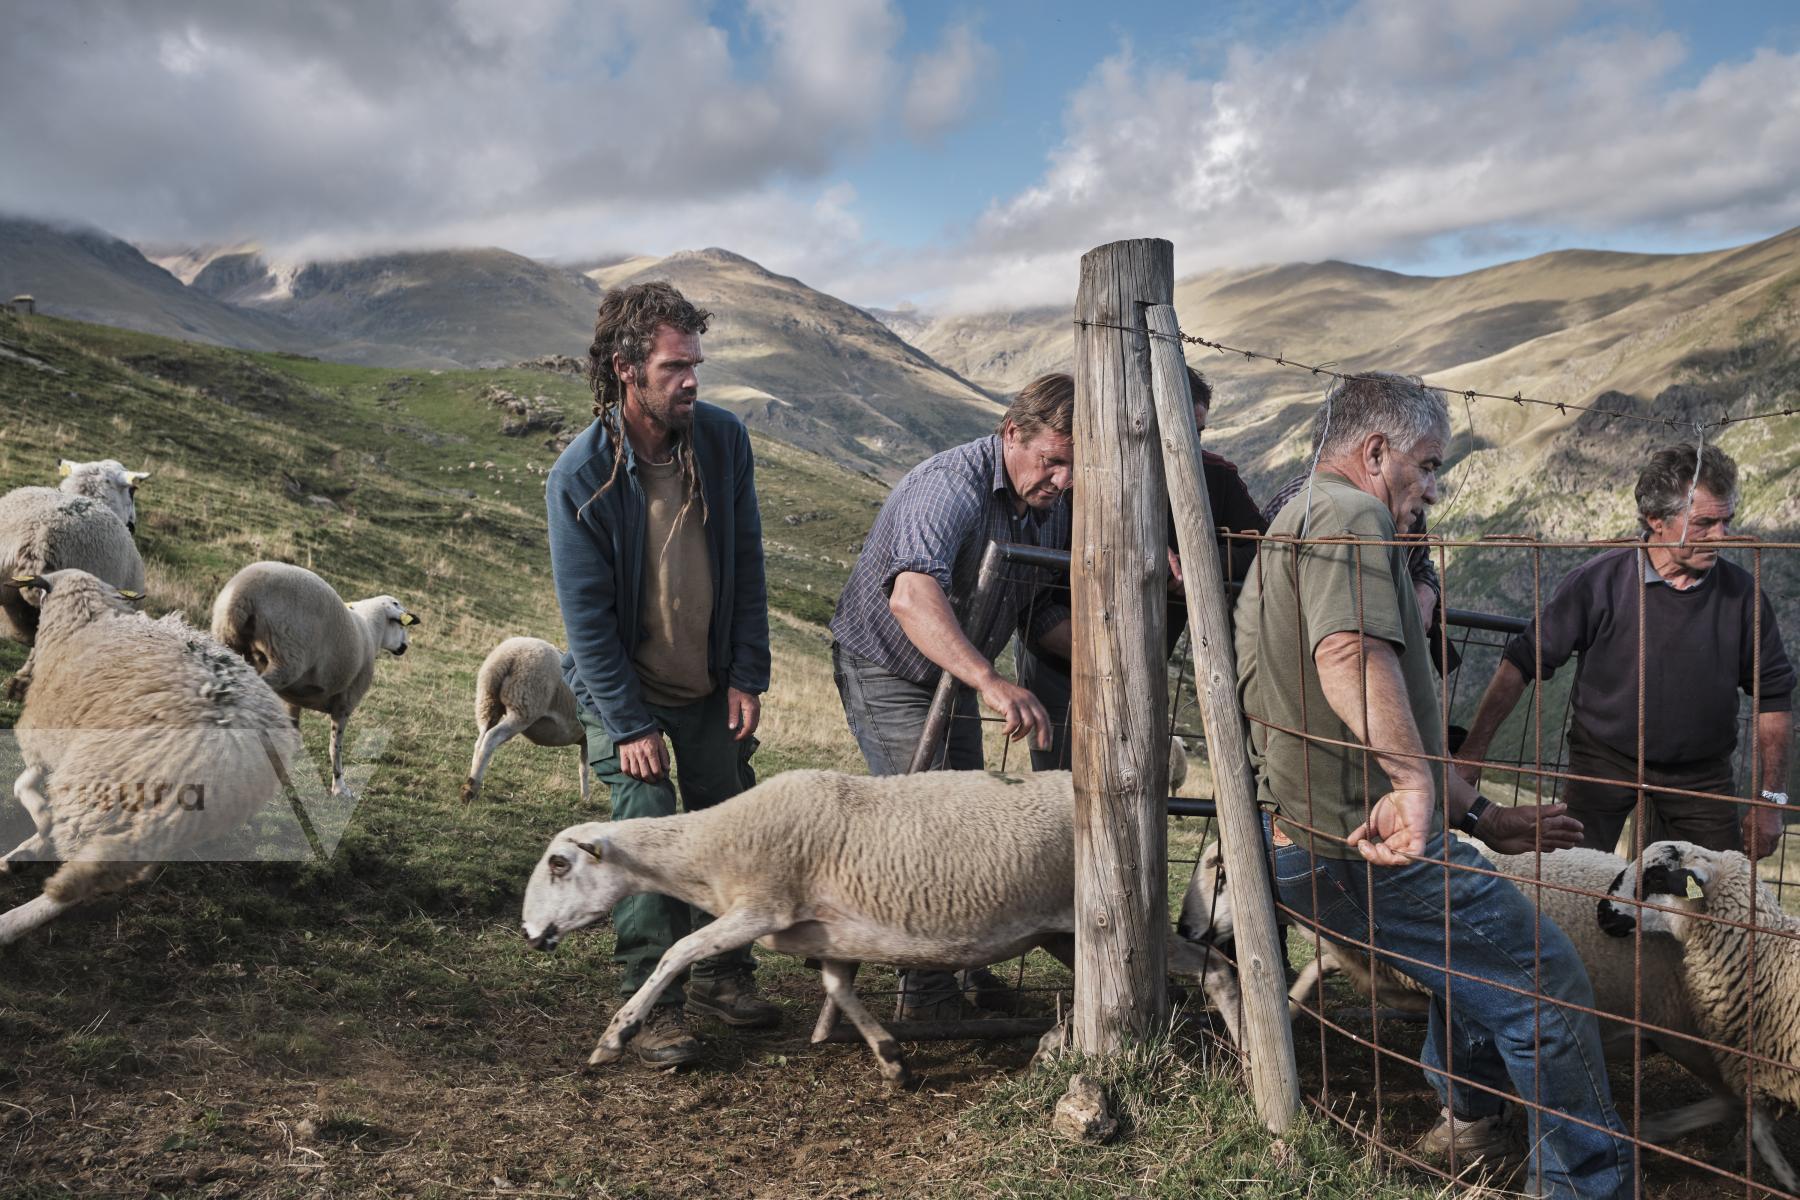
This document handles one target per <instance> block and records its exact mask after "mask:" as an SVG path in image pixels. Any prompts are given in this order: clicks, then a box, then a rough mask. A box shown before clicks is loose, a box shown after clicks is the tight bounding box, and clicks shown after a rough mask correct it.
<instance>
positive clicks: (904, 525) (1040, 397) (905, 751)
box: [831, 374, 1075, 1019]
mask: <svg viewBox="0 0 1800 1200" xmlns="http://www.w3.org/2000/svg"><path fill="white" fill-rule="evenodd" d="M1074 417H1075V382H1074V380H1073V379H1071V378H1070V377H1069V376H1067V375H1060V374H1055V375H1044V376H1041V377H1039V378H1037V379H1035V380H1033V381H1032V382H1031V383H1030V384H1028V385H1026V387H1025V389H1024V390H1023V391H1021V392H1020V393H1019V394H1018V395H1017V396H1016V397H1015V398H1014V399H1013V402H1012V405H1011V407H1009V408H1008V409H1007V411H1006V417H1005V419H1004V420H1002V421H1001V423H1000V428H999V430H998V431H997V432H995V433H992V434H989V435H988V436H987V437H984V438H978V439H976V440H975V441H973V442H969V443H967V444H965V445H961V446H957V447H954V448H953V449H950V450H946V451H944V452H943V453H941V454H937V455H934V456H932V457H931V458H928V459H926V460H925V461H924V462H922V463H920V464H919V465H918V466H916V467H914V468H913V469H912V470H911V471H909V472H907V474H906V477H905V478H904V479H902V480H901V481H900V483H899V484H898V486H896V487H895V488H894V490H893V492H892V493H890V494H889V496H888V498H887V501H886V503H884V504H883V505H882V506H881V512H880V514H879V515H878V516H877V517H876V518H875V527H874V528H873V529H872V530H870V531H869V537H868V540H867V541H865V542H864V543H863V549H862V554H861V556H860V557H859V558H858V559H857V562H856V567H855V569H854V570H852V571H851V573H850V579H849V581H848V582H847V583H846V584H845V585H844V592H843V595H841V596H840V597H838V605H837V614H836V616H834V617H833V618H832V621H831V634H832V646H831V659H832V667H833V670H834V673H835V674H836V676H837V687H838V695H839V696H840V697H841V698H842V700H843V703H844V715H845V716H846V717H848V718H849V721H850V731H851V733H853V734H855V735H856V741H857V745H858V746H860V747H861V749H862V753H863V758H864V759H866V760H867V762H868V764H869V772H870V774H872V775H898V774H902V773H904V772H905V771H906V770H907V768H908V767H909V766H910V764H911V762H912V757H913V751H914V750H915V748H916V747H917V746H918V743H919V738H920V736H921V735H922V734H923V732H924V729H925V720H926V716H927V714H928V712H929V710H930V708H931V697H932V693H933V691H934V690H935V689H936V687H937V682H938V678H939V677H940V676H941V675H942V673H943V672H945V671H949V672H950V673H951V675H953V676H955V677H956V678H957V679H958V680H959V681H961V682H962V683H963V684H965V685H967V687H968V688H969V689H972V694H971V693H970V692H965V693H963V695H962V696H961V698H960V699H959V701H958V704H957V708H956V712H955V714H954V719H953V720H952V721H951V723H950V734H949V737H948V739H947V742H946V744H945V745H943V746H940V747H938V748H937V754H936V757H935V758H934V759H933V761H932V764H931V765H932V767H933V769H949V770H979V769H981V767H982V766H983V765H984V763H983V757H982V747H981V725H980V723H979V722H978V720H977V719H976V717H977V712H976V703H975V701H976V697H979V698H980V702H981V704H983V705H985V706H986V707H987V708H989V709H991V710H992V711H993V712H994V713H996V714H997V715H998V716H999V717H1000V718H1001V719H1002V720H1004V722H1005V730H1006V736H1007V737H1008V738H1012V739H1019V738H1026V737H1029V738H1030V739H1031V741H1032V742H1033V743H1034V744H1036V745H1037V746H1039V747H1040V748H1048V747H1049V745H1050V735H1051V727H1050V716H1049V714H1048V713H1047V712H1046V711H1045V710H1044V706H1043V704H1041V703H1040V702H1039V701H1038V698H1037V697H1036V696H1034V695H1032V693H1031V692H1030V691H1029V690H1027V689H1025V688H1022V687H1020V686H1018V685H1017V684H1015V683H1013V682H1011V681H1009V680H1007V679H1005V678H1003V677H1002V676H1001V675H1000V673H999V672H998V671H996V670H995V669H994V662H993V659H994V656H995V655H996V654H998V653H999V651H1000V650H1001V648H1002V647H1004V646H1005V644H1006V641H1007V639H1008V638H1009V637H1011V636H1012V634H1013V633H1014V632H1015V630H1017V631H1018V632H1021V633H1023V634H1026V635H1027V636H1029V637H1031V638H1032V639H1034V640H1035V641H1036V642H1037V644H1039V645H1042V646H1044V647H1046V648H1047V649H1050V650H1052V651H1054V652H1057V653H1060V654H1062V655H1064V656H1067V654H1068V653H1069V608H1068V601H1067V599H1066V596H1065V597H1063V598H1057V597H1056V596H1055V595H1054V594H1053V592H1052V590H1051V588H1052V584H1053V583H1055V582H1056V580H1055V574H1054V573H1053V572H1050V571H1046V570H1042V569H1039V568H1025V567H1015V568H1012V569H1011V570H1009V571H1008V572H1007V576H1006V579H1005V582H1004V584H1003V585H1002V595H1001V596H1000V599H999V603H998V605H996V607H995V611H994V616H993V620H992V621H991V622H990V624H989V625H988V627H987V628H986V629H981V630H970V631H969V632H967V633H965V632H964V625H965V623H966V621H967V620H968V619H969V616H970V609H971V607H972V605H973V602H974V598H975V583H976V576H977V574H978V572H979V569H980V565H981V557H982V554H983V553H984V552H985V551H986V549H987V544H988V543H989V542H990V541H997V542H1023V543H1026V544H1029V545H1035V546H1047V547H1051V548H1053V549H1058V550H1066V549H1068V547H1069V530H1070V520H1071V517H1070V508H1069V502H1068V491H1069V485H1070V483H1071V482H1072V481H1073V478H1074V468H1075V449H1074V443H1073V441H1072V440H1071V431H1072V429H1073V425H1074ZM973 974H974V975H975V977H976V978H975V983H974V986H975V988H976V995H977V999H978V1000H981V1001H984V1002H989V1003H993V1004H996V1005H998V1004H999V1003H1001V1002H1002V1000H1001V995H1002V993H1003V991H1004V989H1002V988H1000V987H999V985H998V981H996V980H994V979H993V977H992V976H991V975H988V973H987V972H985V971H980V972H975V973H973ZM900 992H901V998H900V1007H899V1013H898V1015H899V1017H900V1018H901V1019H945V1018H951V1017H956V1016H958V1015H960V1014H961V1013H962V1008H963V1001H962V996H961V988H960V986H959V984H958V981H957V979H956V977H955V976H954V975H953V974H952V973H951V972H949V971H908V972H903V973H902V975H901V982H900Z"/></svg>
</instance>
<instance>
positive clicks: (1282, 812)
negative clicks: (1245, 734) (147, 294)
mask: <svg viewBox="0 0 1800 1200" xmlns="http://www.w3.org/2000/svg"><path fill="white" fill-rule="evenodd" d="M1304 500H1305V493H1304V492H1302V493H1301V494H1300V495H1299V496H1296V497H1295V498H1294V499H1293V501H1291V502H1290V503H1289V504H1288V505H1287V507H1285V508H1283V509H1282V510H1281V515H1280V516H1278V517H1277V518H1276V519H1275V523H1274V525H1273V526H1271V527H1270V529H1269V536H1270V537H1279V536H1281V535H1282V534H1295V535H1297V534H1298V533H1299V532H1300V526H1301V522H1302V520H1303V519H1304V520H1305V522H1306V536H1307V538H1308V539H1309V540H1310V539H1312V538H1329V537H1342V536H1346V535H1348V536H1349V537H1352V538H1373V539H1377V540H1390V541H1391V540H1392V539H1393V538H1394V518H1393V517H1392V515H1391V514H1389V512H1388V510H1387V507H1386V506H1385V505H1383V504H1382V503H1381V501H1379V500H1377V499H1375V497H1373V496H1371V495H1369V494H1368V493H1367V492H1364V491H1361V490H1360V489H1358V488H1356V487H1354V486H1352V485H1351V483H1350V482H1349V480H1347V479H1344V478H1342V477H1340V476H1337V475H1330V474H1325V473H1320V474H1319V475H1318V476H1317V478H1315V479H1314V480H1313V488H1312V504H1311V514H1312V515H1311V517H1310V519H1307V516H1306V514H1307V510H1308V506H1307V505H1306V503H1305V502H1304ZM1359 581H1360V584H1361V587H1360V592H1359V588H1358V583H1359ZM1359 605H1360V612H1359ZM1236 621H1237V634H1236V642H1237V659H1238V700H1239V702H1240V703H1241V704H1242V705H1243V708H1244V713H1245V715H1246V716H1249V717H1252V718H1255V717H1260V718H1262V719H1263V720H1264V721H1267V722H1269V723H1270V724H1273V725H1280V726H1284V727H1286V728H1288V729H1305V730H1307V731H1308V732H1309V733H1311V734H1312V735H1314V736H1315V737H1327V738H1334V739H1337V740H1339V741H1344V742H1356V741H1357V739H1356V737H1355V735H1353V734H1352V733H1351V732H1350V729H1349V727H1348V726H1347V725H1345V724H1344V722H1343V721H1342V720H1340V719H1339V718H1338V715H1337V714H1336V713H1335V712H1333V711H1332V710H1331V705H1330V704H1329V703H1328V702H1327V701H1326V699H1325V693H1324V692H1323V691H1322V690H1321V689H1320V687H1319V672H1318V668H1317V666H1315V665H1314V663H1313V651H1314V650H1316V649H1317V648H1318V645H1319V643H1320V642H1322V641H1324V640H1325V638H1327V637H1328V636H1330V635H1331V634H1334V633H1342V632H1352V633H1354V632H1356V631H1357V630H1358V629H1361V630H1362V631H1363V633H1365V634H1367V635H1368V636H1370V637H1377V638H1380V639H1382V640H1383V641H1385V642H1388V643H1389V644H1391V645H1392V646H1393V647H1394V650H1395V651H1396V652H1397V653H1398V654H1399V657H1400V671H1401V674H1402V676H1403V677H1404V678H1405V680H1406V697H1407V701H1408V703H1409V706H1410V707H1411V709H1412V714H1413V721H1414V722H1415V723H1416V724H1417V725H1418V727H1419V737H1420V740H1421V742H1422V743H1423V744H1424V749H1425V753H1427V754H1442V753H1443V745H1444V739H1443V718H1442V716H1441V715H1440V712H1441V708H1442V705H1441V700H1440V696H1439V691H1438V680H1437V674H1436V673H1435V672H1434V671H1433V670H1432V668H1431V650H1430V643H1429V642H1428V641H1427V640H1426V636H1427V635H1426V633H1425V626H1424V622H1423V621H1421V620H1420V617H1419V602H1418V600H1417V598H1416V597H1415V596H1414V595H1413V590H1412V579H1411V576H1410V575H1408V573H1407V569H1406V551H1405V550H1404V549H1403V548H1401V547H1397V546H1357V545H1355V544H1354V543H1343V544H1338V545H1325V546H1318V545H1309V546H1302V547H1298V548H1296V547H1293V546H1283V545H1281V544H1279V543H1278V542H1268V543H1265V544H1264V545H1263V548H1262V550H1261V552H1260V553H1258V554H1257V556H1256V565H1255V566H1254V567H1253V568H1252V569H1251V571H1250V578H1249V579H1247V580H1246V581H1245V582H1244V590H1243V592H1242V594H1241V595H1239V597H1238V602H1237V610H1236ZM1302 697H1304V701H1305V709H1304V717H1303V716H1302V708H1301V703H1302ZM1249 736H1250V760H1251V763H1252V765H1253V766H1254V767H1255V769H1256V782H1257V799H1258V801H1259V802H1260V803H1262V804H1263V805H1265V806H1274V807H1275V808H1276V809H1277V812H1278V815H1279V816H1280V817H1285V818H1286V820H1283V821H1282V826H1283V828H1284V829H1285V831H1286V832H1287V834H1288V836H1289V837H1291V838H1293V839H1294V840H1295V841H1296V842H1299V843H1300V844H1301V845H1303V846H1306V847H1308V848H1309V849H1310V850H1311V851H1312V852H1313V853H1314V854H1315V855H1319V856H1321V857H1324V858H1356V857H1358V855H1357V853H1356V852H1355V851H1354V850H1351V849H1350V848H1349V847H1347V846H1345V845H1344V844H1343V842H1342V841H1341V840H1339V841H1332V840H1330V839H1328V838H1323V837H1321V838H1317V839H1315V838H1313V837H1311V836H1309V835H1308V834H1307V833H1306V832H1305V831H1304V830H1302V829H1299V828H1296V827H1295V825H1294V823H1295V822H1298V823H1301V824H1305V825H1310V826H1312V827H1314V828H1316V829H1318V830H1320V831H1322V832H1324V833H1328V834H1331V835H1333V836H1334V837H1336V838H1339V839H1342V838H1343V837H1344V836H1345V835H1347V834H1348V833H1349V832H1350V831H1351V830H1352V829H1355V828H1356V827H1357V826H1358V825H1360V824H1362V823H1363V821H1364V820H1365V819H1366V817H1367V813H1368V808H1369V805H1370V804H1372V803H1373V802H1374V801H1376V800H1379V799H1380V798H1381V797H1382V796H1383V795H1385V794H1386V793H1387V792H1388V791H1390V790H1391V785H1390V784H1389V781H1388V777H1387V775H1386V773H1385V772H1383V771H1382V769H1381V767H1380V765H1379V764H1378V763H1377V762H1376V761H1375V756H1374V755H1373V754H1370V753H1368V752H1367V751H1365V750H1361V749H1354V750H1353V749H1347V748H1345V747H1343V746H1330V745H1321V744H1318V743H1316V742H1315V743H1313V744H1312V746H1311V750H1310V754H1309V753H1308V752H1307V750H1306V749H1305V747H1304V744H1303V743H1302V742H1301V740H1300V739H1299V738H1297V737H1295V736H1294V735H1293V734H1290V733H1281V732H1278V731H1276V730H1274V729H1271V728H1269V727H1268V726H1267V725H1264V724H1260V723H1258V722H1257V721H1256V720H1254V719H1253V720H1251V722H1250V735H1249ZM1365 771H1366V774H1365ZM1432 775H1433V777H1434V778H1436V779H1438V780H1439V784H1438V786H1439V787H1440V788H1441V787H1442V786H1443V785H1442V777H1443V776H1442V767H1441V766H1439V765H1434V766H1433V768H1432ZM1365 781H1366V782H1365ZM1440 799H1441V797H1440ZM1442 823H1443V818H1442V812H1441V810H1434V816H1433V820H1432V829H1433V830H1436V829H1438V828H1440V827H1441V826H1442Z"/></svg>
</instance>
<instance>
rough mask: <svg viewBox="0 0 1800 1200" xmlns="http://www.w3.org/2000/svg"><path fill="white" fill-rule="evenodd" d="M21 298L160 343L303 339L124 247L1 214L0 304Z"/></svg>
mask: <svg viewBox="0 0 1800 1200" xmlns="http://www.w3.org/2000/svg"><path fill="white" fill-rule="evenodd" d="M21 292H23V293H26V294H29V295H31V296H34V297H35V298H36V300H37V309H38V311H39V312H41V313H54V314H55V315H57V316H63V317H71V318H74V319H77V320H82V321H103V322H105V323H107V324H109V325H120V326H124V327H125V328H127V329H140V330H143V331H145V332H147V333H159V334H162V335H163V336H165V337H175V338H184V339H187V340H189V341H197V342H213V343H215V344H218V345H224V346H247V347H250V348H252V349H258V350H294V349H298V348H299V347H300V346H301V345H302V344H303V343H304V342H305V341H306V338H305V335H304V334H302V333H301V332H300V331H299V330H297V329H293V328H290V327H289V326H287V325H286V324H284V323H283V322H282V321H280V320H279V319H274V318H270V317H269V316H267V315H266V314H262V313H254V312H246V311H242V310H239V309H235V308H233V307H231V306H230V305H228V304H222V303H220V302H219V301H218V300H215V299H214V298H212V297H211V296H207V295H204V294H202V293H199V292H192V291H189V290H188V289H187V288H185V287H183V286H182V283H181V281H180V280H179V279H177V278H175V276H173V275H171V274H170V273H169V272H168V271H167V270H164V269H163V268H162V267H160V266H158V265H157V264H155V263H153V262H150V261H149V260H147V259H146V258H145V257H144V256H143V255H142V254H141V253H139V252H138V251H137V249H136V248H134V247H133V246H132V245H131V244H130V243H128V242H123V241H120V240H119V239H118V238H115V237H111V236H109V235H107V234H104V233H101V232H100V231H98V230H94V229H76V228H69V227H65V226H58V225H48V224H45V223H43V222H41V221H31V220H23V219H20V218H16V217H7V216H3V215H0V299H10V298H12V297H13V296H15V295H18V294H19V293H21Z"/></svg>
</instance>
